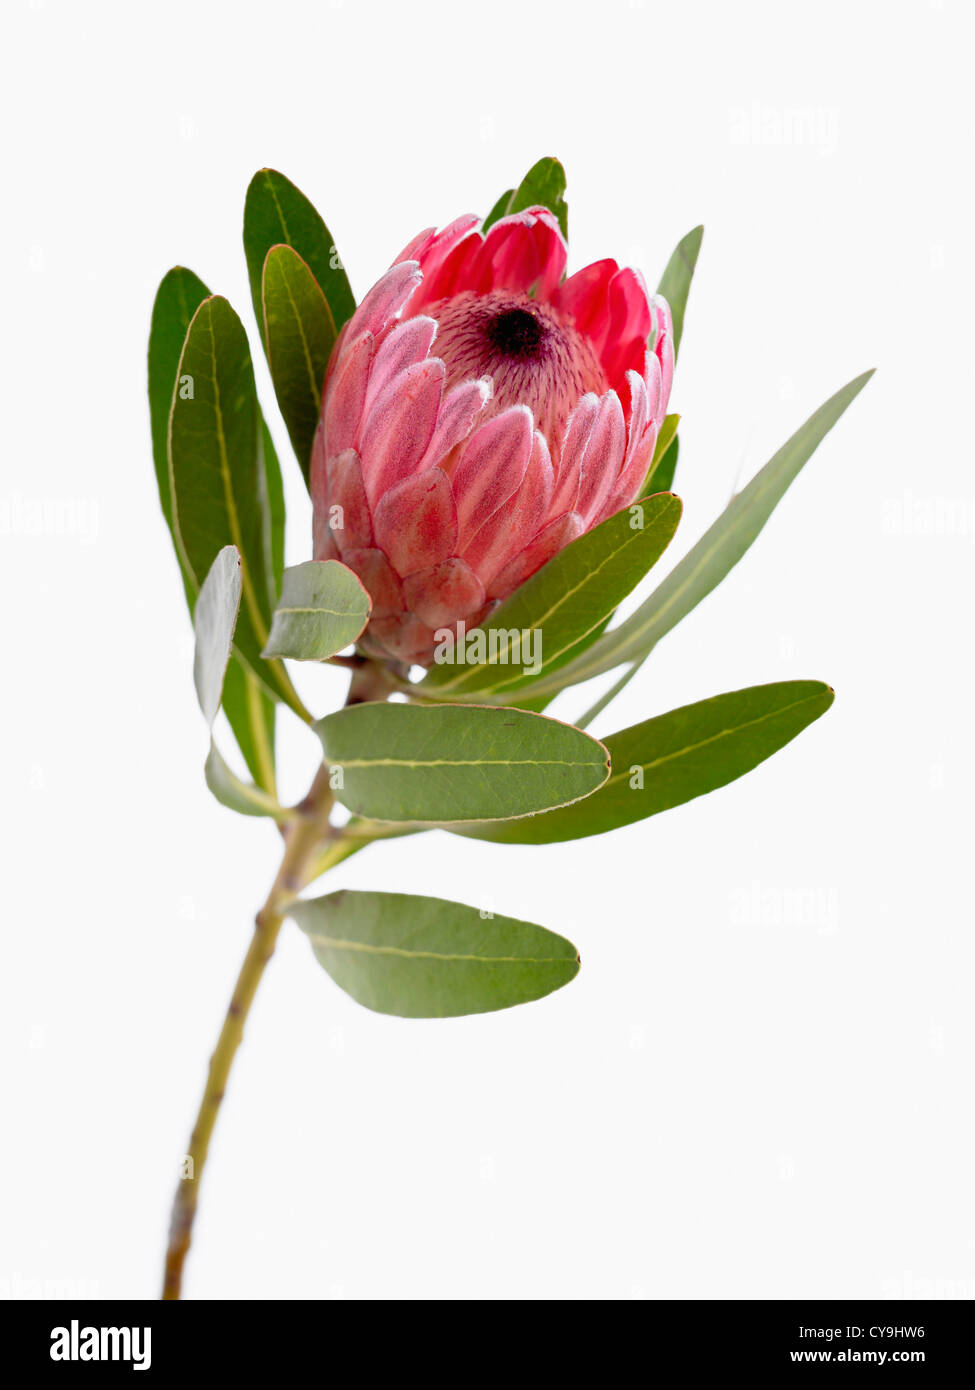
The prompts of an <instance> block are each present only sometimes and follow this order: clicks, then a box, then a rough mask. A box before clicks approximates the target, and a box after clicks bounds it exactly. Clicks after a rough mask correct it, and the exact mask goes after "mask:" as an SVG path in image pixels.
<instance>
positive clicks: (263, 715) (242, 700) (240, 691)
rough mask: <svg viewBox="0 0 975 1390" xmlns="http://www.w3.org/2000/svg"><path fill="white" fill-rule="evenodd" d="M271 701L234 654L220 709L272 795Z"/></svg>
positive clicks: (258, 779)
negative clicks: (221, 708)
mask: <svg viewBox="0 0 975 1390" xmlns="http://www.w3.org/2000/svg"><path fill="white" fill-rule="evenodd" d="M275 708H276V707H275V704H274V701H273V699H272V698H271V697H270V695H268V693H267V691H266V690H265V688H264V686H263V685H261V683H260V681H258V679H257V677H256V676H254V675H252V674H251V672H250V671H249V670H248V668H247V667H246V666H245V665H244V664H243V662H241V661H238V659H237V657H236V656H235V657H234V658H233V660H232V661H231V663H230V665H229V666H228V667H227V674H226V675H225V676H224V681H223V712H224V714H225V715H226V716H227V722H228V723H229V725H230V727H231V729H232V730H233V734H234V738H235V739H236V740H237V745H238V747H239V748H240V751H241V753H242V754H243V757H244V762H245V763H246V764H247V768H248V771H249V772H250V774H251V776H252V777H253V778H254V780H255V782H257V783H258V785H259V786H260V787H262V788H263V790H264V791H266V792H268V793H270V794H271V795H272V796H274V795H276V792H277V787H276V779H275V772H274V714H275Z"/></svg>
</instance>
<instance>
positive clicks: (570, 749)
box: [315, 703, 609, 825]
mask: <svg viewBox="0 0 975 1390" xmlns="http://www.w3.org/2000/svg"><path fill="white" fill-rule="evenodd" d="M315 730H316V732H317V733H318V734H319V736H320V738H321V740H322V744H323V746H324V748H325V757H326V759H327V761H328V762H329V763H331V764H332V771H333V784H336V783H337V784H336V785H334V790H335V795H336V796H337V797H338V799H339V801H341V802H342V804H343V805H344V806H347V807H348V808H349V810H350V811H355V812H356V813H357V814H358V815H362V816H368V817H369V818H370V819H372V820H381V821H423V822H426V823H428V824H437V825H442V824H446V823H453V822H457V821H472V820H497V819H499V818H504V817H508V816H528V815H533V814H534V813H535V812H536V811H542V810H546V809H548V808H549V807H552V806H561V805H565V804H566V803H568V802H570V801H575V800H577V799H578V798H579V797H583V796H588V795H589V794H590V793H591V792H593V791H595V789H596V788H597V787H598V786H600V785H601V784H602V783H603V782H605V780H606V778H607V776H608V775H609V763H608V759H607V756H606V750H605V749H604V748H603V746H602V744H600V743H597V742H596V740H595V739H593V738H591V737H590V736H589V735H588V734H583V733H580V731H579V730H578V729H573V728H572V726H571V725H570V724H560V723H559V722H558V721H557V720H554V719H549V718H547V717H546V716H544V715H540V714H529V713H526V712H524V711H522V710H515V709H504V708H490V707H485V706H469V707H466V708H465V707H463V706H459V705H429V706H422V705H403V704H380V703H375V704H363V705H353V706H351V707H349V708H347V709H342V710H338V711H337V712H336V713H335V714H329V715H327V716H326V717H325V718H324V719H320V720H319V721H318V723H317V724H316V725H315Z"/></svg>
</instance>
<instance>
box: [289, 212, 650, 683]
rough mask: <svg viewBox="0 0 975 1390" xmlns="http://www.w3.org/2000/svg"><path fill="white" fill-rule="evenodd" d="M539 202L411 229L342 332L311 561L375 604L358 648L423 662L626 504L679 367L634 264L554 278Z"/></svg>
mask: <svg viewBox="0 0 975 1390" xmlns="http://www.w3.org/2000/svg"><path fill="white" fill-rule="evenodd" d="M566 256H567V248H566V244H565V241H564V239H563V237H562V233H561V231H560V229H559V225H558V222H557V221H556V219H555V217H554V216H553V215H552V214H551V213H550V212H549V211H548V210H547V209H545V208H541V207H535V208H529V209H528V210H527V211H526V212H521V213H517V214H515V215H514V216H511V217H505V218H502V219H501V220H500V221H499V222H496V223H495V224H494V225H493V226H492V227H491V228H490V230H489V231H488V232H487V234H486V235H485V234H482V233H481V231H480V230H479V225H478V219H477V218H475V217H462V218H459V219H458V220H457V221H456V222H453V223H451V224H450V226H448V227H446V228H444V229H443V230H442V231H440V232H437V231H435V230H432V229H431V230H429V231H426V232H422V233H421V234H420V235H419V236H418V237H416V238H415V239H414V240H413V241H412V242H410V244H409V246H407V247H406V249H405V250H404V251H403V252H402V254H401V255H400V256H399V257H398V258H397V260H396V261H395V262H394V264H393V265H392V266H391V267H390V269H389V270H388V271H387V272H386V274H385V275H384V276H383V277H382V279H381V280H379V282H378V283H377V284H376V285H374V286H373V288H372V289H371V290H370V291H369V293H368V294H367V295H366V297H365V298H364V299H363V301H362V303H361V304H360V305H359V307H358V309H357V310H356V312H355V314H354V315H353V317H352V318H351V319H350V320H349V322H348V323H347V324H346V325H345V327H344V329H343V330H342V333H341V335H340V337H339V340H338V342H337V343H336V346H335V350H334V352H333V354H332V358H331V361H330V363H329V368H328V374H327V377H326V381H325V392H324V398H323V404H322V417H321V420H320V422H319V426H318V431H317V433H316V436H315V444H314V449H313V453H312V462H311V492H312V499H313V502H314V554H315V558H316V559H318V560H327V559H339V560H341V561H342V562H343V563H344V564H346V565H348V566H349V568H350V569H352V570H354V571H355V573H356V574H357V575H358V576H359V578H360V579H361V581H362V583H363V584H364V585H365V587H366V589H368V591H369V594H370V596H371V597H372V601H373V611H372V617H371V619H370V622H369V626H368V629H367V631H366V633H365V635H364V637H363V638H362V645H363V647H364V648H366V649H367V650H370V651H372V652H373V653H375V654H377V655H381V656H387V657H393V658H396V659H397V660H399V661H403V662H407V663H419V664H422V665H427V664H429V663H430V661H432V659H433V655H434V649H435V646H436V643H437V642H438V641H440V640H443V635H444V631H445V630H446V629H450V630H452V631H453V630H456V626H457V624H458V623H459V622H461V621H463V622H464V623H465V625H466V626H467V627H468V628H472V627H475V626H477V625H478V624H479V623H480V622H482V621H483V620H484V618H485V617H486V616H487V614H488V613H490V611H491V610H492V608H493V607H495V606H496V605H497V603H498V602H499V601H500V600H502V599H504V598H506V597H507V596H508V595H509V594H510V593H511V592H512V591H513V590H514V589H516V588H517V587H518V586H519V585H520V584H522V583H524V581H525V580H526V579H528V578H529V577H530V576H531V575H532V574H534V573H535V571H536V570H537V569H539V568H540V567H541V566H542V565H543V564H545V563H546V561H548V560H550V559H551V558H552V556H553V555H555V554H556V553H557V552H558V551H559V550H561V549H562V548H563V546H566V545H568V544H569V542H570V541H572V540H574V539H575V538H576V537H577V536H580V535H582V534H583V532H585V531H587V530H589V529H590V528H591V527H593V526H595V525H597V524H598V523H599V522H600V521H602V520H604V519H605V518H606V517H608V516H610V515H612V514H613V513H614V512H616V511H619V510H620V508H621V507H625V506H627V505H628V504H629V503H630V502H632V500H633V499H634V497H636V496H637V495H638V493H639V490H640V487H641V484H642V483H643V481H644V478H645V477H646V473H647V469H648V468H649V465H650V461H651V459H652V457H653V451H654V446H655V444H656V441H657V432H658V430H659V428H660V425H661V422H662V421H663V418H664V413H665V411H666V408H667V401H668V398H669V395H670V387H671V381H672V379H673V372H674V348H673V329H672V325H671V317H670V309H669V308H668V306H667V303H666V301H665V300H664V299H662V298H661V297H660V296H659V295H658V296H655V297H651V296H650V295H649V294H648V293H647V288H646V285H645V283H644V281H643V278H642V276H641V275H640V274H639V272H637V271H634V270H629V269H620V268H619V267H618V266H617V264H616V262H615V261H612V260H605V261H597V262H595V263H594V264H593V265H589V266H586V267H585V269H583V270H580V271H578V272H577V273H576V274H575V275H572V276H570V277H569V278H568V279H564V278H563V276H564V272H565V263H566Z"/></svg>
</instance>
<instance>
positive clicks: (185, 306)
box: [149, 266, 284, 792]
mask: <svg viewBox="0 0 975 1390" xmlns="http://www.w3.org/2000/svg"><path fill="white" fill-rule="evenodd" d="M209 294H210V291H209V290H208V289H207V287H206V285H205V284H204V283H203V281H202V280H201V279H200V278H199V277H198V276H196V275H194V274H193V272H192V271H191V270H186V269H184V268H183V267H182V266H175V267H174V268H173V269H172V270H170V271H169V272H168V274H167V275H165V276H164V277H163V280H162V283H161V284H160V286H159V290H158V292H157V294H156V300H155V303H154V305H153V310H152V328H151V331H150V334H149V411H150V418H151V422H152V453H153V461H154V463H155V469H156V480H157V483H158V485H159V501H160V504H161V506H162V511H163V515H164V516H165V518H166V524H167V525H168V527H169V530H170V534H171V535H172V536H173V546H174V548H175V550H176V556H177V560H178V561H179V566H180V574H181V576H182V579H183V588H184V590H185V593H186V602H187V606H188V607H189V610H190V613H191V614H192V612H193V607H194V603H195V601H196V584H195V581H194V580H193V578H192V577H191V575H190V574H189V572H188V571H187V569H186V567H185V565H184V563H183V559H182V556H181V555H180V552H179V546H178V544H177V542H176V537H175V534H174V533H173V507H172V493H171V488H170V480H169V443H168V441H169V416H170V412H171V410H172V404H173V390H174V387H175V384H176V378H177V375H178V372H179V359H180V356H181V354H182V351H183V344H184V342H185V340H186V333H187V329H188V328H189V326H190V322H191V320H192V318H193V315H194V314H195V313H196V311H197V309H198V308H199V306H200V304H201V303H202V302H203V300H204V299H207V298H208V297H209ZM262 425H263V421H262ZM263 433H264V437H265V441H266V448H265V454H264V463H265V486H264V491H265V492H266V493H267V495H268V498H269V511H268V525H269V529H270V544H271V547H272V550H273V551H274V564H275V574H276V576H277V577H278V578H279V577H280V572H281V560H282V559H283V550H284V496H283V493H282V491H281V475H280V470H279V469H278V468H277V460H276V458H275V457H274V448H273V445H272V444H271V437H270V435H269V434H268V432H267V426H266V425H263ZM249 686H254V687H255V688H254V691H253V692H249V690H248V687H249ZM223 707H224V712H225V713H226V716H227V719H228V721H229V723H230V727H231V729H232V731H233V734H234V738H235V739H236V740H237V743H238V745H239V746H240V750H241V752H242V753H243V755H244V759H245V761H246V763H247V766H248V768H249V769H250V772H251V774H252V776H253V777H255V778H256V779H257V781H258V782H260V783H261V785H262V786H263V787H264V788H265V789H266V790H267V791H269V792H273V791H274V702H273V700H271V699H270V698H269V697H268V696H267V695H266V694H264V693H263V692H261V691H260V689H259V688H258V687H257V686H256V685H255V681H254V677H253V676H251V675H250V674H249V673H248V672H247V671H246V668H245V667H244V666H242V665H241V664H240V662H239V661H238V660H237V659H236V658H235V659H234V660H233V661H232V662H231V664H230V666H229V667H228V668H227V674H226V678H225V681H224V695H223Z"/></svg>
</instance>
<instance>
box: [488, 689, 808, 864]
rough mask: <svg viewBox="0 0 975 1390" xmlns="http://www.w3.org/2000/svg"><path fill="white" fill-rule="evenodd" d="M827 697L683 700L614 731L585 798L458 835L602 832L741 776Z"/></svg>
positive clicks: (538, 839) (526, 838)
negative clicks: (605, 765)
mask: <svg viewBox="0 0 975 1390" xmlns="http://www.w3.org/2000/svg"><path fill="white" fill-rule="evenodd" d="M832 703H833V691H832V690H831V689H830V687H829V686H828V685H824V684H823V683H822V682H821V681H778V682H776V683H775V684H773V685H755V686H751V687H750V688H749V689H747V690H735V691H732V692H731V693H730V694H727V695H715V696H714V697H713V698H712V699H710V700H700V701H698V702H697V703H696V704H693V705H684V706H683V707H682V708H681V709H675V710H670V711H669V713H667V714H661V715H658V716H657V717H656V718H655V719H647V720H646V721H645V722H644V723H642V724H634V725H633V727H632V728H630V729H623V730H622V731H621V732H620V733H618V734H611V735H610V737H609V738H607V739H606V747H607V748H608V749H609V751H610V757H611V758H612V764H613V770H612V773H611V775H610V777H609V779H608V780H607V782H606V783H605V784H604V785H603V786H602V787H601V788H600V789H599V791H597V792H594V793H593V795H592V796H590V797H587V798H586V800H585V801H580V802H577V803H576V805H574V806H565V807H563V808H561V809H560V810H556V811H549V812H547V813H546V814H545V815H541V816H533V817H532V818H531V819H530V820H526V821H516V822H514V821H513V822H511V823H510V824H508V823H506V824H504V825H497V826H483V827H481V826H478V827H477V828H472V829H470V830H464V831H463V832H461V833H463V834H465V835H471V836H473V837H474V838H476V839H482V840H497V841H502V842H504V843H505V844H519V845H542V844H553V843H555V842H556V841H561V840H577V839H580V838H581V837H583V836H586V835H602V834H605V832H606V831H608V830H616V829H617V828H618V827H619V826H621V825H630V824H632V823H633V821H638V820H644V819H645V818H646V817H647V816H654V815H656V814H657V813H658V812H659V811H667V810H669V809H670V808H671V807H673V806H680V805H682V804H683V803H684V802H685V801H691V800H693V798H694V797H697V796H703V795H705V793H707V792H710V791H714V790H715V789H716V788H717V787H723V786H725V785H726V784H727V783H728V782H733V781H734V780H735V779H736V778H738V777H742V776H744V774H745V773H746V772H750V771H751V769H752V768H753V767H757V766H758V764H759V763H761V762H764V760H765V759H766V758H769V757H771V756H772V754H773V753H776V752H777V751H778V750H779V749H780V748H782V747H784V745H785V744H787V743H789V742H790V740H791V739H794V738H795V737H796V735H797V734H799V733H801V732H802V730H803V729H805V728H806V726H807V725H808V724H811V723H812V722H813V720H815V719H818V718H819V716H820V715H821V714H825V712H826V710H828V709H829V707H830V705H831V704H832Z"/></svg>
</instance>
